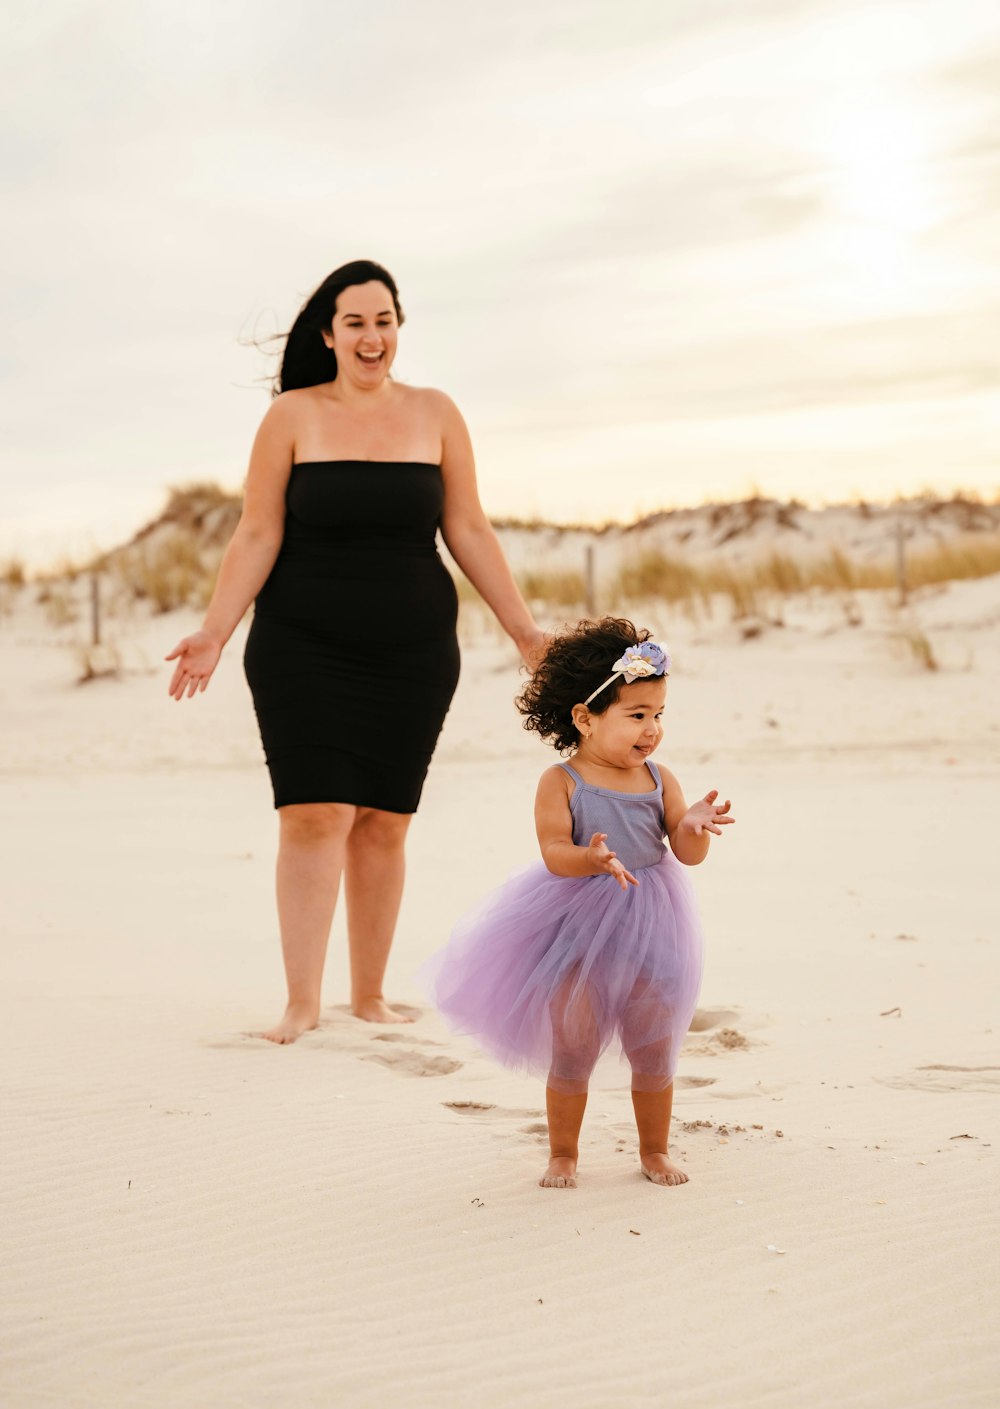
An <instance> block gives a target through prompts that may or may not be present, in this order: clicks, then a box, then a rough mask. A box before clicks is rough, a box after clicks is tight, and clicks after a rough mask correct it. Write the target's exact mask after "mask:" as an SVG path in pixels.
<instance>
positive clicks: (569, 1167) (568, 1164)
mask: <svg viewBox="0 0 1000 1409" xmlns="http://www.w3.org/2000/svg"><path fill="white" fill-rule="evenodd" d="M538 1183H539V1184H540V1186H541V1187H542V1188H543V1189H575V1188H576V1160H575V1159H570V1157H569V1156H568V1155H553V1156H552V1158H551V1159H550V1160H549V1167H548V1169H547V1170H546V1171H545V1173H544V1174H543V1175H542V1177H541V1179H539V1181H538Z"/></svg>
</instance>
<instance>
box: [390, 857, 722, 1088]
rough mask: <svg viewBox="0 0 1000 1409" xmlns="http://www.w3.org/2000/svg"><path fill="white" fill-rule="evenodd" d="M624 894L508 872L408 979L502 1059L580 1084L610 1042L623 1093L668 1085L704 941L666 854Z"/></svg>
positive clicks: (602, 880) (691, 902) (559, 1084)
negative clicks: (625, 1083) (619, 1060)
mask: <svg viewBox="0 0 1000 1409" xmlns="http://www.w3.org/2000/svg"><path fill="white" fill-rule="evenodd" d="M636 877H637V879H638V881H639V885H638V886H630V887H629V888H628V890H627V891H623V890H622V889H621V887H620V886H619V885H618V884H617V882H616V881H615V880H614V878H613V877H612V876H605V875H601V876H583V877H579V878H576V877H574V878H569V877H563V876H554V875H552V873H551V872H550V871H548V870H547V869H546V868H545V866H544V865H542V863H541V862H537V863H536V864H534V865H533V866H529V867H527V868H526V869H525V870H522V871H517V872H515V873H514V875H512V876H511V877H510V879H509V880H508V881H506V882H505V883H504V884H503V885H501V886H500V887H498V889H496V890H494V891H493V892H491V893H490V894H489V895H488V896H486V897H485V899H484V900H482V901H480V902H479V904H478V905H477V906H475V907H474V908H473V909H472V910H470V911H469V912H468V913H467V914H466V915H465V916H464V917H463V918H462V919H461V920H460V921H459V923H458V925H457V926H456V927H455V930H454V932H453V934H452V937H451V941H450V942H449V944H448V945H447V946H446V948H444V949H443V950H441V951H440V952H439V953H437V954H435V955H434V956H433V957H432V958H431V959H430V960H429V961H428V962H427V963H426V964H425V965H424V966H423V967H422V968H421V970H420V971H419V973H418V975H417V981H418V983H419V984H420V985H421V987H422V988H423V989H424V990H425V991H426V993H427V995H428V997H429V998H430V999H431V1000H432V1001H433V1002H434V1004H435V1006H436V1007H437V1008H438V1009H439V1010H440V1012H441V1013H442V1014H443V1015H444V1017H445V1018H446V1020H447V1021H448V1023H449V1024H450V1025H451V1026H452V1027H453V1028H455V1029H456V1030H457V1031H459V1032H463V1033H468V1034H471V1035H472V1036H473V1037H475V1038H476V1040H477V1041H478V1042H479V1044H480V1045H481V1046H482V1047H483V1048H484V1049H485V1050H486V1051H488V1052H490V1053H491V1054H492V1055H493V1056H494V1057H496V1058H497V1059H498V1060H499V1061H501V1062H503V1063H504V1065H506V1066H509V1067H513V1068H515V1069H520V1070H526V1071H531V1072H534V1073H536V1074H538V1075H540V1076H543V1077H544V1078H546V1080H547V1081H548V1084H549V1085H551V1086H552V1087H553V1088H554V1089H555V1090H557V1091H562V1092H564V1093H567V1094H573V1093H577V1092H582V1091H585V1090H586V1088H587V1082H588V1079H589V1076H590V1073H591V1071H592V1070H593V1068H594V1066H595V1064H596V1062H597V1060H598V1058H599V1056H600V1055H601V1053H602V1052H603V1051H605V1049H606V1048H608V1047H609V1045H610V1044H611V1042H612V1040H613V1039H617V1040H618V1042H619V1043H620V1046H621V1052H622V1057H623V1059H625V1060H627V1061H628V1062H629V1064H630V1065H631V1067H632V1086H633V1089H634V1090H645V1091H659V1090H663V1089H664V1088H665V1087H667V1086H669V1084H670V1082H671V1081H672V1080H673V1076H674V1072H675V1070H676V1067H677V1058H678V1054H679V1052H680V1046H681V1043H682V1041H683V1040H684V1034H685V1033H686V1032H687V1030H688V1027H689V1025H690V1022H691V1018H692V1017H693V1015H694V1010H695V1004H696V1002H697V999H698V989H699V987H700V985H701V973H702V963H703V940H702V933H701V925H700V923H699V920H698V912H697V908H696V904H695V898H694V892H693V888H692V886H691V882H690V880H689V878H688V876H687V875H686V874H685V868H684V867H683V866H682V865H681V863H680V862H679V861H678V860H677V859H676V858H675V857H674V856H673V855H672V854H671V853H670V852H668V851H666V850H664V854H663V860H662V861H660V862H658V863H657V864H656V865H655V866H646V867H644V868H642V869H641V870H639V871H637V872H636Z"/></svg>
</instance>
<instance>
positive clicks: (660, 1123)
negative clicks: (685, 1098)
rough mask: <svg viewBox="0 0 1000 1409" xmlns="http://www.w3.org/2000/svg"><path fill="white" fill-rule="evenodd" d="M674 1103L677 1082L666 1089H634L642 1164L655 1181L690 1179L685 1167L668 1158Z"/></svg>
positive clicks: (658, 1182)
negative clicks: (671, 1114) (671, 1113)
mask: <svg viewBox="0 0 1000 1409" xmlns="http://www.w3.org/2000/svg"><path fill="white" fill-rule="evenodd" d="M673 1103H674V1083H673V1082H671V1083H670V1085H669V1086H668V1087H667V1088H666V1090H664V1091H635V1090H633V1092H632V1106H633V1108H634V1110H635V1124H636V1129H637V1130H638V1131H639V1163H640V1165H641V1166H642V1172H643V1174H645V1176H646V1178H647V1179H651V1180H652V1181H653V1183H654V1184H686V1183H687V1182H688V1177H687V1175H686V1174H685V1173H684V1171H683V1169H681V1168H680V1166H679V1165H676V1164H674V1163H673V1161H672V1160H670V1159H668V1158H667V1149H668V1142H669V1137H670V1112H671V1109H672V1107H673Z"/></svg>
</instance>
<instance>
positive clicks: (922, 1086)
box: [876, 1062, 1000, 1096]
mask: <svg viewBox="0 0 1000 1409" xmlns="http://www.w3.org/2000/svg"><path fill="white" fill-rule="evenodd" d="M876 1080H877V1081H878V1082H879V1085H881V1086H891V1087H893V1088H894V1089H895V1090H897V1091H982V1092H985V1093H986V1094H988V1095H991V1096H992V1095H995V1094H996V1093H997V1092H998V1091H1000V1066H982V1067H980V1066H975V1067H962V1066H953V1065H951V1064H950V1063H947V1062H933V1063H931V1064H929V1065H928V1066H923V1067H916V1068H915V1070H914V1071H912V1072H910V1073H909V1074H908V1075H906V1076H895V1077H876Z"/></svg>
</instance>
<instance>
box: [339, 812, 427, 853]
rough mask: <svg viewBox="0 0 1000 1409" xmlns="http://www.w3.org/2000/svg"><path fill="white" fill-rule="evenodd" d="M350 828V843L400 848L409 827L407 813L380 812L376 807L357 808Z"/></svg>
mask: <svg viewBox="0 0 1000 1409" xmlns="http://www.w3.org/2000/svg"><path fill="white" fill-rule="evenodd" d="M356 811H357V816H356V817H355V819H354V825H353V826H352V828H351V842H352V843H357V842H361V843H363V844H364V845H365V846H373V847H389V848H390V849H391V848H393V847H397V846H402V844H403V842H404V841H405V840H406V833H407V831H408V829H409V826H410V821H411V820H412V819H411V815H410V813H408V812H381V811H380V810H379V809H378V808H376V807H359V808H357V809H356Z"/></svg>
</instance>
